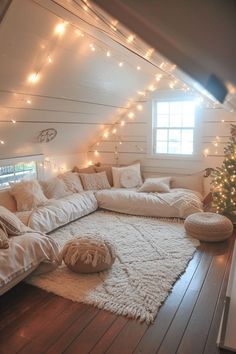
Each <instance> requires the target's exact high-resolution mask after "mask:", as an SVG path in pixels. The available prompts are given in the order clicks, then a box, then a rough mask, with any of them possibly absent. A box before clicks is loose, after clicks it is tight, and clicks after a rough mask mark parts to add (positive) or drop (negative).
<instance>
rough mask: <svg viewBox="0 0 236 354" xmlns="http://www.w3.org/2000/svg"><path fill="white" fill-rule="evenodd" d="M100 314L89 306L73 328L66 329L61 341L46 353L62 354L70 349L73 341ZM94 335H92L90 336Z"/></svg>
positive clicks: (57, 341) (74, 323) (73, 324)
mask: <svg viewBox="0 0 236 354" xmlns="http://www.w3.org/2000/svg"><path fill="white" fill-rule="evenodd" d="M98 312H99V310H98V309H95V308H94V307H92V306H87V307H86V310H84V311H83V312H82V314H81V315H80V316H79V317H78V319H76V320H75V321H74V322H73V323H72V325H71V326H69V327H68V328H66V329H65V331H64V332H63V334H61V335H60V337H59V339H58V340H56V341H55V343H53V345H51V346H50V347H49V348H48V349H47V350H46V351H45V353H47V354H49V353H50V354H55V353H62V352H64V351H65V350H66V348H68V346H69V345H70V344H71V343H72V342H73V340H74V339H75V338H76V337H78V336H79V335H80V333H82V331H83V330H84V328H86V327H87V325H88V324H89V323H90V322H91V321H92V320H93V318H94V317H95V316H96V315H97V313H98ZM90 335H91V336H92V335H93V334H92V333H91V334H90Z"/></svg>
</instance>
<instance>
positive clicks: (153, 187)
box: [138, 177, 171, 193]
mask: <svg viewBox="0 0 236 354" xmlns="http://www.w3.org/2000/svg"><path fill="white" fill-rule="evenodd" d="M170 179H171V178H170V177H163V178H147V179H146V180H145V182H144V183H143V185H142V186H141V187H140V188H139V189H138V192H146V193H151V192H153V193H155V192H158V193H168V192H169V191H170Z"/></svg>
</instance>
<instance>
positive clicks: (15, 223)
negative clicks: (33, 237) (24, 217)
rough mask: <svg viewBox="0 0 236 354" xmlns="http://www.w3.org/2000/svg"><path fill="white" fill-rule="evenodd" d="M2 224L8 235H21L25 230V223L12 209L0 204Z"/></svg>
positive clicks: (0, 220)
mask: <svg viewBox="0 0 236 354" xmlns="http://www.w3.org/2000/svg"><path fill="white" fill-rule="evenodd" d="M0 224H2V225H3V226H4V227H5V229H6V232H7V233H8V235H10V236H19V235H21V234H22V233H23V232H25V230H26V227H25V225H24V224H23V223H22V222H21V221H20V219H18V217H17V216H16V215H15V214H13V213H12V212H11V211H10V210H8V209H6V208H4V207H3V206H0Z"/></svg>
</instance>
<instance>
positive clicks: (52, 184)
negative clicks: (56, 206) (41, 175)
mask: <svg viewBox="0 0 236 354" xmlns="http://www.w3.org/2000/svg"><path fill="white" fill-rule="evenodd" d="M40 184H41V186H42V189H43V193H44V194H45V195H46V197H47V198H48V199H59V198H63V197H66V196H67V195H70V194H72V192H70V191H69V190H68V189H67V187H66V185H65V183H64V182H63V181H62V180H61V179H59V178H57V177H53V178H50V179H49V180H47V181H41V182H40Z"/></svg>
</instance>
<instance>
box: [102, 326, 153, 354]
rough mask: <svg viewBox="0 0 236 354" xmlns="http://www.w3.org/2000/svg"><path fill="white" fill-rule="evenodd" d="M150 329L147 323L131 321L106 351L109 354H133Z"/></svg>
mask: <svg viewBox="0 0 236 354" xmlns="http://www.w3.org/2000/svg"><path fill="white" fill-rule="evenodd" d="M147 328H148V325H147V324H146V323H144V322H143V323H140V322H139V321H135V320H130V321H128V323H127V324H126V325H125V326H124V327H123V328H122V330H121V331H120V333H119V334H118V336H117V337H116V338H115V340H114V341H113V342H112V344H111V346H110V347H109V348H108V350H107V351H106V353H107V354H120V353H125V354H129V353H133V352H134V349H135V348H136V347H137V344H138V343H139V341H140V338H142V336H143V335H144V333H145V332H146V330H147Z"/></svg>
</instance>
